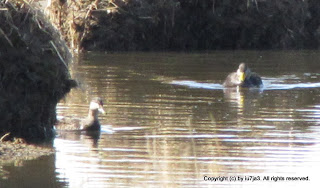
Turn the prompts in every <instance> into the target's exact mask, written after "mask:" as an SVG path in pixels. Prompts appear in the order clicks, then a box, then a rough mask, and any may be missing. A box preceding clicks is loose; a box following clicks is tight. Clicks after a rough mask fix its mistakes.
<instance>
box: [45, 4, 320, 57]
mask: <svg viewBox="0 0 320 188" xmlns="http://www.w3.org/2000/svg"><path fill="white" fill-rule="evenodd" d="M52 2H55V3H53V4H52V6H51V7H48V9H47V12H48V13H49V15H50V18H51V20H52V22H53V23H55V25H56V26H57V28H59V29H60V30H61V32H62V33H63V36H64V38H65V39H66V40H67V41H68V43H69V45H70V47H71V48H73V49H83V50H95V51H106V50H108V51H124V50H212V49H301V48H318V47H319V44H320V40H319V39H320V32H319V31H320V27H319V24H320V21H319V20H320V13H319V12H320V3H319V1H317V0H305V1H301V0H270V1H266V0H240V1H231V0H202V1H199V0H191V1H185V0H161V1H154V0H126V1H122V0H113V1H107V0H95V1H74V0H70V1H61V0H55V1H52Z"/></svg>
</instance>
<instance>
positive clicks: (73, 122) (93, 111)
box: [55, 97, 105, 131]
mask: <svg viewBox="0 0 320 188" xmlns="http://www.w3.org/2000/svg"><path fill="white" fill-rule="evenodd" d="M99 113H102V114H105V111H104V109H103V102H102V99H101V98H100V97H95V98H93V99H92V101H91V102H90V106H89V113H88V116H87V117H86V118H85V119H83V120H79V119H62V120H60V121H58V122H57V124H56V126H55V127H56V129H57V130H70V131H71V130H75V131H100V129H101V125H100V122H99V119H98V114H99Z"/></svg>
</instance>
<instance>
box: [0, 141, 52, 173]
mask: <svg viewBox="0 0 320 188" xmlns="http://www.w3.org/2000/svg"><path fill="white" fill-rule="evenodd" d="M0 144H1V145H0V166H1V165H3V164H7V163H10V162H16V161H21V160H31V159H36V158H38V157H40V156H44V155H51V154H54V149H53V148H50V147H44V146H42V147H41V146H35V145H30V144H25V143H19V141H16V142H0ZM0 177H1V169H0Z"/></svg>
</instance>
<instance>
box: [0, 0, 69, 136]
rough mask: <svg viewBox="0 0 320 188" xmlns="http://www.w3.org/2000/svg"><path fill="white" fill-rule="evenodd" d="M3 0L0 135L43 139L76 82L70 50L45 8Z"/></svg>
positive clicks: (0, 7)
mask: <svg viewBox="0 0 320 188" xmlns="http://www.w3.org/2000/svg"><path fill="white" fill-rule="evenodd" d="M20 2H21V1H18V0H17V1H14V0H12V1H5V2H3V1H1V2H0V23H1V24H0V44H1V45H0V137H2V135H5V136H4V137H2V138H1V141H4V140H8V139H12V138H17V137H18V138H24V139H25V140H26V141H43V140H47V139H51V138H53V136H54V130H53V125H54V123H55V121H56V113H55V110H56V109H55V108H56V104H57V103H58V101H59V100H60V99H61V98H62V97H63V96H64V95H65V94H66V93H67V92H68V91H69V90H70V89H71V88H72V87H74V86H75V82H74V81H73V80H71V79H70V75H69V73H68V67H67V66H68V62H69V61H70V60H71V57H72V56H71V54H70V53H69V51H68V48H67V46H66V45H65V43H64V42H63V41H62V40H61V39H60V36H59V34H58V32H57V31H56V30H55V29H54V28H53V27H52V26H51V25H50V24H48V23H47V22H46V20H45V19H44V16H43V14H42V13H41V12H39V11H36V10H34V9H32V8H31V7H30V6H29V5H28V4H26V3H20Z"/></svg>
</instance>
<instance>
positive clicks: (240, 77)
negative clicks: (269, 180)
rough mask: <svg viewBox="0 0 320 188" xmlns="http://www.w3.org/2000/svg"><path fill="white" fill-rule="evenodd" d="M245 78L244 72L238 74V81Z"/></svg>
mask: <svg viewBox="0 0 320 188" xmlns="http://www.w3.org/2000/svg"><path fill="white" fill-rule="evenodd" d="M245 78H246V76H245V74H244V72H240V75H239V79H240V82H243V81H244V79H245Z"/></svg>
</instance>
